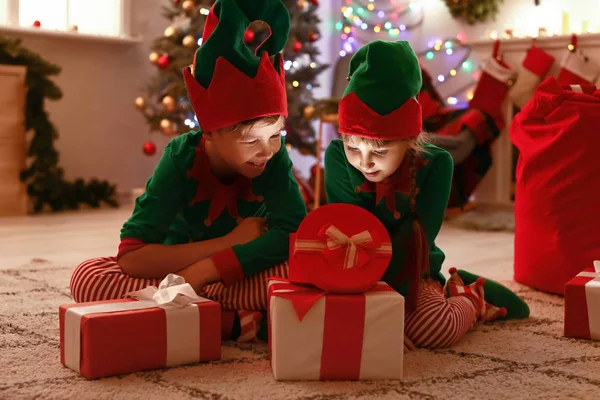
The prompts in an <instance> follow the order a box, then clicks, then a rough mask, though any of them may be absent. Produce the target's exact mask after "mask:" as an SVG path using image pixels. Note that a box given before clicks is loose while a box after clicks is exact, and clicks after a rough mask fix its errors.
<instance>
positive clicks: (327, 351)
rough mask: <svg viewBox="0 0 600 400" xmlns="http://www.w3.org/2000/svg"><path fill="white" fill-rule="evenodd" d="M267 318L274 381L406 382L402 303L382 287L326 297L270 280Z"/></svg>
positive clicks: (305, 287) (381, 283)
mask: <svg viewBox="0 0 600 400" xmlns="http://www.w3.org/2000/svg"><path fill="white" fill-rule="evenodd" d="M269 318H270V319H269V325H270V329H269V353H270V357H271V366H272V369H273V375H274V377H275V379H276V380H382V379H394V380H399V379H402V372H403V371H402V368H403V357H404V298H403V297H402V295H400V294H399V293H398V292H396V291H395V290H394V289H392V288H391V287H390V286H388V285H387V284H385V283H383V282H380V283H379V284H377V285H376V286H375V287H373V288H372V289H371V290H369V291H367V292H366V293H361V294H326V293H325V292H323V291H321V290H319V289H317V288H314V287H310V286H298V285H294V284H292V283H290V282H288V281H284V280H271V281H270V282H269Z"/></svg>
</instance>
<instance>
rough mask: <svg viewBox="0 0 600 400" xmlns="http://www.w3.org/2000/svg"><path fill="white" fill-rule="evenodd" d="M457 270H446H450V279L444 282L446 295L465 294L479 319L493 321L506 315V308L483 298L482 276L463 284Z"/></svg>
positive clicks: (483, 282) (483, 280)
mask: <svg viewBox="0 0 600 400" xmlns="http://www.w3.org/2000/svg"><path fill="white" fill-rule="evenodd" d="M457 271H458V270H457V269H456V268H450V270H449V271H448V272H450V279H448V282H447V283H446V291H447V294H448V296H450V297H453V296H465V297H466V298H468V299H469V300H471V301H472V302H473V305H475V309H476V311H477V315H478V316H479V320H481V321H484V322H486V321H493V320H495V319H498V318H502V317H505V316H506V308H504V307H496V306H494V305H492V304H490V303H487V302H486V301H485V300H484V298H485V294H484V289H483V287H484V284H485V279H484V278H481V277H480V278H478V279H477V280H476V281H475V282H473V283H471V284H469V285H465V283H464V282H463V281H462V279H461V278H460V276H459V275H458V272H457Z"/></svg>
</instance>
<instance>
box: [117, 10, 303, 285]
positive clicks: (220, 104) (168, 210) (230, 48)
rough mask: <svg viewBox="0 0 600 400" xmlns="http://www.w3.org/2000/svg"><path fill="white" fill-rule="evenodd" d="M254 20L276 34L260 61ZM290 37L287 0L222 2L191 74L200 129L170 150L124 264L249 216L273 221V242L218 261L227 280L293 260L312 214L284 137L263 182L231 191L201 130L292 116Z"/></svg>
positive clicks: (268, 237)
mask: <svg viewBox="0 0 600 400" xmlns="http://www.w3.org/2000/svg"><path fill="white" fill-rule="evenodd" d="M254 20H263V21H265V22H266V23H267V24H269V26H270V28H271V36H270V37H269V38H268V39H267V40H266V41H265V42H264V43H263V44H262V46H260V47H259V49H258V50H257V52H256V54H254V53H252V52H251V51H250V50H249V49H248V47H247V46H246V45H245V44H244V40H243V37H244V32H245V31H246V28H247V27H248V26H249V25H250V23H251V22H252V21H254ZM289 30H290V18H289V14H288V11H287V9H286V7H285V6H284V5H283V3H281V1H279V0H218V1H217V2H216V3H215V4H214V5H213V7H212V8H211V10H210V13H209V15H208V18H207V21H206V25H205V29H204V34H203V39H204V41H203V44H202V45H201V46H200V47H199V48H198V50H197V52H196V54H195V57H194V61H193V64H192V65H191V67H189V68H185V69H184V71H183V75H184V79H185V83H186V87H187V90H188V95H189V98H190V101H191V104H192V107H193V108H194V111H195V113H196V116H197V118H198V122H199V124H200V127H201V130H199V131H191V132H188V133H186V134H183V135H181V136H180V137H177V138H175V139H173V140H171V141H170V142H169V144H168V145H167V146H166V148H165V151H164V154H163V155H162V157H161V159H160V162H159V163H158V165H157V167H156V169H155V171H154V174H153V175H152V177H151V178H150V179H149V180H148V182H147V185H146V192H145V193H144V194H143V195H141V196H140V197H139V198H138V199H137V200H136V204H135V209H134V211H133V215H132V216H131V217H130V218H129V220H128V221H127V222H125V224H124V225H123V228H122V230H121V243H120V246H119V254H118V256H117V257H120V256H122V255H123V254H125V253H126V252H128V251H131V250H134V249H137V248H140V247H142V246H145V245H146V244H149V243H156V244H183V243H189V242H192V241H194V242H195V241H203V240H208V239H213V238H216V237H221V236H224V235H226V234H228V233H229V232H231V231H232V230H233V229H234V228H235V227H236V225H237V223H238V221H239V220H240V219H243V218H246V217H266V218H267V221H268V227H269V229H268V231H267V232H266V233H265V234H264V235H262V236H261V237H259V238H257V239H255V240H253V241H251V242H249V243H247V244H245V245H236V246H233V247H232V248H229V249H227V250H225V251H222V252H219V253H217V254H215V255H213V256H212V260H213V262H214V264H215V266H216V268H217V270H218V272H219V274H220V276H221V280H222V282H223V283H224V284H225V285H226V286H228V285H231V284H233V283H235V282H237V281H240V280H242V279H243V278H244V277H247V276H250V275H253V274H256V273H258V272H261V271H263V270H266V269H267V268H269V267H272V266H274V265H276V264H278V263H281V262H283V261H285V260H287V259H288V252H289V233H290V232H295V231H296V229H297V228H298V225H299V224H300V222H301V221H302V219H303V218H304V216H305V215H306V207H305V205H304V201H303V199H302V196H301V194H300V191H299V188H298V184H297V182H296V180H295V178H294V176H293V174H292V162H291V160H290V158H289V155H288V152H287V149H286V146H285V143H284V142H283V138H282V143H281V149H280V151H279V152H278V153H276V154H275V155H274V156H273V157H272V158H271V159H270V160H269V161H268V162H267V164H266V167H265V170H264V172H263V173H262V174H261V175H260V176H258V177H256V178H254V179H250V178H246V177H243V176H241V175H239V176H237V177H236V178H235V180H234V181H233V182H231V183H229V184H224V183H222V182H220V181H219V180H218V179H217V178H216V177H215V175H214V174H213V172H212V170H211V168H210V166H209V163H208V159H207V155H206V152H205V146H204V143H205V141H204V139H203V137H202V132H203V131H204V132H211V131H214V130H216V129H219V128H224V127H228V126H231V125H234V124H237V123H239V122H242V121H246V120H251V119H255V118H259V117H264V116H270V115H283V116H284V117H287V98H286V86H285V75H284V69H283V56H282V55H281V50H282V49H283V47H284V46H285V44H286V42H287V39H288V35H289Z"/></svg>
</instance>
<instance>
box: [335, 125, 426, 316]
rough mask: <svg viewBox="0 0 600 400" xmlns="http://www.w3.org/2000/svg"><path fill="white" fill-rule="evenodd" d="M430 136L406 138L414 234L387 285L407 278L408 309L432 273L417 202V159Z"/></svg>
mask: <svg viewBox="0 0 600 400" xmlns="http://www.w3.org/2000/svg"><path fill="white" fill-rule="evenodd" d="M428 139H429V137H428V135H427V133H425V132H423V133H421V134H420V135H419V136H417V137H416V138H410V139H403V140H406V141H412V143H411V147H410V149H409V150H408V151H407V153H406V156H405V157H409V160H407V161H408V162H410V170H409V171H410V172H409V175H410V192H409V193H408V200H409V203H410V213H411V217H412V235H411V237H410V241H409V242H408V248H409V252H408V259H407V261H406V264H405V268H404V270H402V271H400V272H398V273H397V274H396V275H395V276H393V277H392V278H391V279H390V281H389V282H388V284H389V285H390V286H392V287H398V286H400V284H401V283H403V282H404V281H405V280H407V279H408V281H409V287H408V293H407V297H406V308H407V309H408V310H414V309H415V308H416V305H417V297H418V295H419V287H420V284H421V279H422V278H424V277H427V276H428V275H429V245H428V244H427V236H425V229H423V225H421V223H420V222H419V216H418V215H417V201H416V198H417V194H418V193H419V190H418V188H417V161H418V158H419V157H420V155H422V154H425V153H427V152H428V151H427V149H426V147H425V144H426V143H429V142H428ZM342 140H343V141H344V142H346V143H348V142H353V143H360V142H364V143H367V144H368V145H370V146H373V147H383V146H385V145H386V144H389V143H390V142H391V141H390V140H378V139H368V138H363V137H359V136H350V135H342Z"/></svg>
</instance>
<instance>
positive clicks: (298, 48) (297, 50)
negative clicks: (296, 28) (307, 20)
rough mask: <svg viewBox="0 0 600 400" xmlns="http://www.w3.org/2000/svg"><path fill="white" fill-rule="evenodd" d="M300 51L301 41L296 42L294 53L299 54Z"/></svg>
mask: <svg viewBox="0 0 600 400" xmlns="http://www.w3.org/2000/svg"><path fill="white" fill-rule="evenodd" d="M300 50H302V42H300V41H299V40H296V41H295V42H294V51H295V52H299V51H300Z"/></svg>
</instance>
